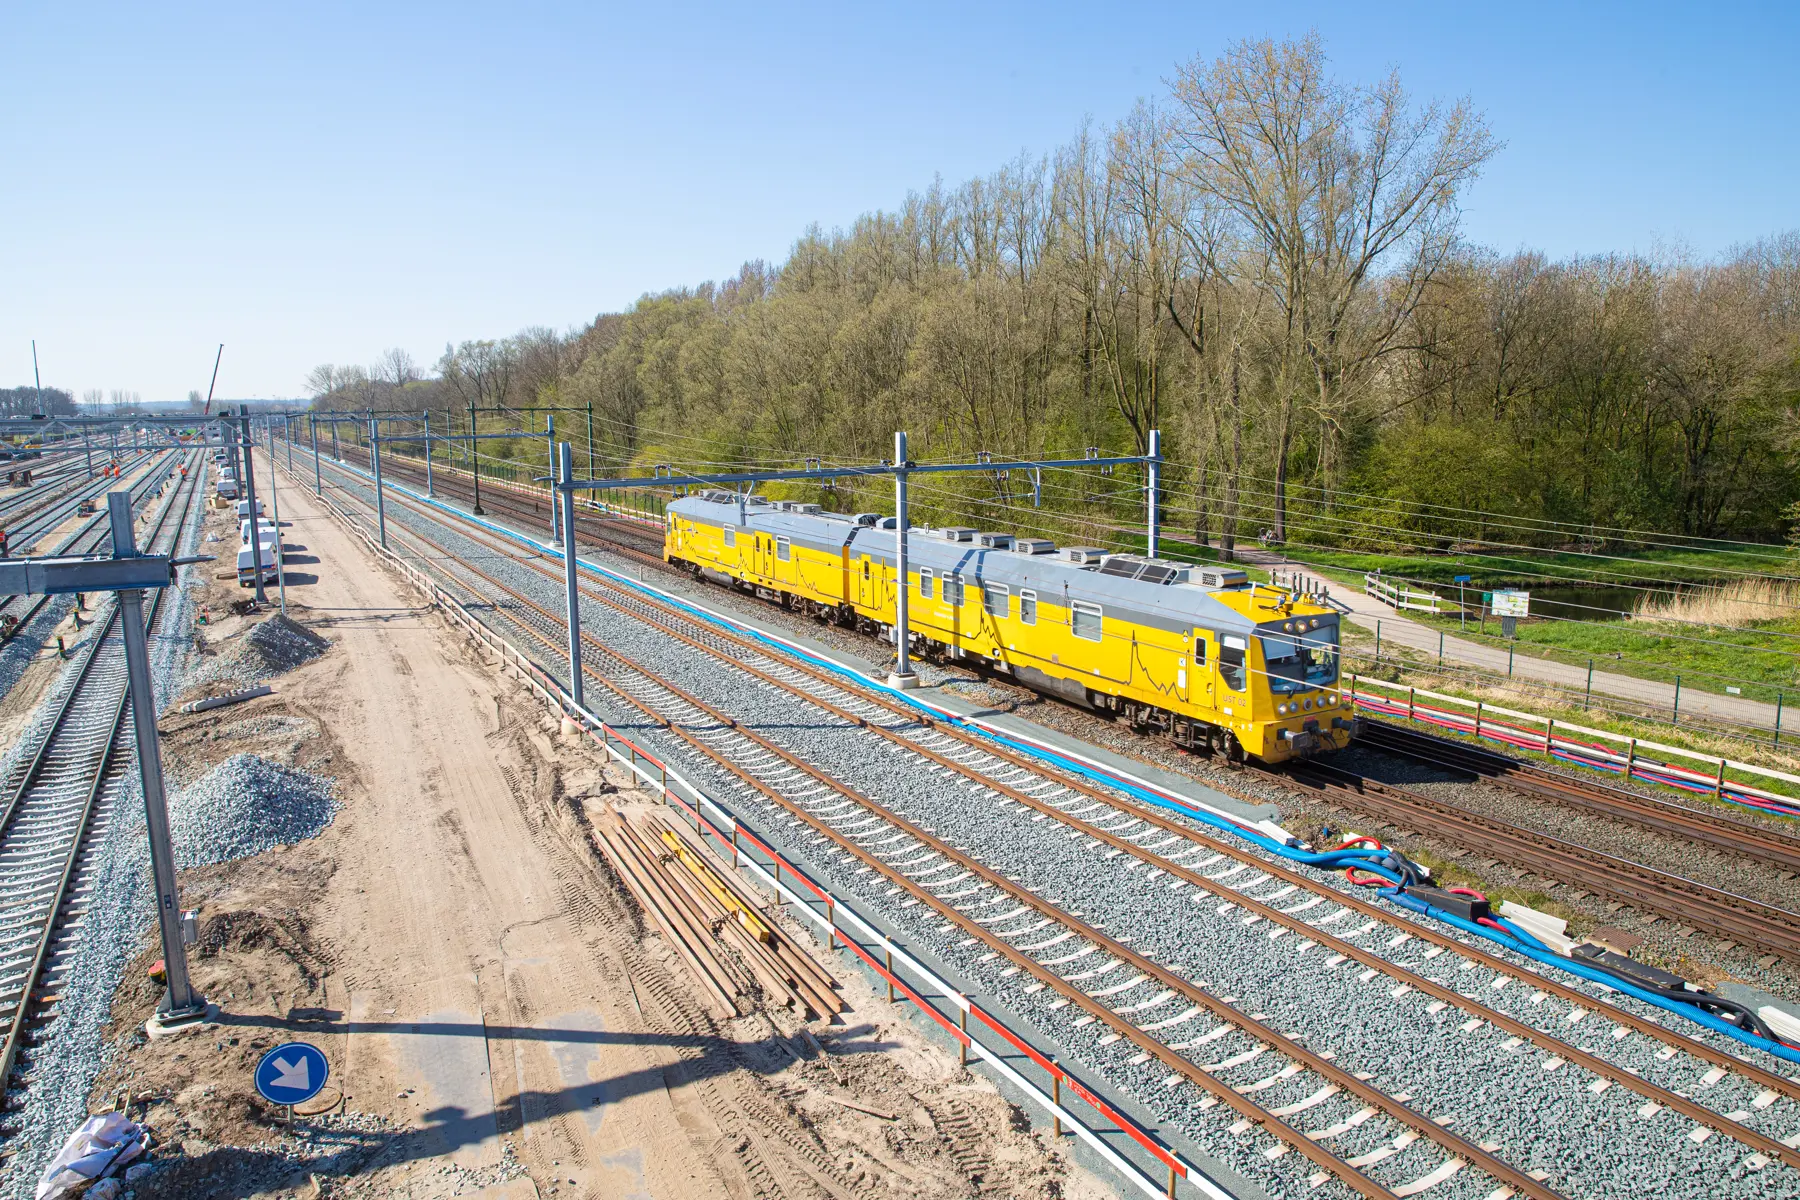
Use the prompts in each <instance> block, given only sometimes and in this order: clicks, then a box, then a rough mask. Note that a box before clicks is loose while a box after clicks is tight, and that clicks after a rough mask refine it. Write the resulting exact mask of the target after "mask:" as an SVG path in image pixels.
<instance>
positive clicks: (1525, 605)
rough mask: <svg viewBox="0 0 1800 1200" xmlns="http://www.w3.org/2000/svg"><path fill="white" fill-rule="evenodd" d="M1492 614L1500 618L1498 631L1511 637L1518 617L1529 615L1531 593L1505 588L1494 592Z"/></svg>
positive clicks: (1515, 630) (1515, 629)
mask: <svg viewBox="0 0 1800 1200" xmlns="http://www.w3.org/2000/svg"><path fill="white" fill-rule="evenodd" d="M1494 615H1495V616H1496V617H1499V618H1500V632H1501V633H1502V634H1503V635H1505V636H1506V637H1513V636H1514V635H1515V633H1516V632H1517V630H1518V627H1519V618H1520V617H1529V616H1530V615H1531V593H1530V592H1520V591H1514V590H1512V589H1510V588H1509V589H1506V590H1503V591H1498V592H1495V593H1494Z"/></svg>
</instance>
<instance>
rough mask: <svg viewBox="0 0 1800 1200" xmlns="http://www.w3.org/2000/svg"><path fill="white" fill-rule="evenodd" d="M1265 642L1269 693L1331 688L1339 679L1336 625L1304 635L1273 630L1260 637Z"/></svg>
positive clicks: (1264, 654)
mask: <svg viewBox="0 0 1800 1200" xmlns="http://www.w3.org/2000/svg"><path fill="white" fill-rule="evenodd" d="M1257 637H1258V639H1259V640H1260V641H1261V642H1262V651H1263V665H1264V667H1265V668H1266V669H1267V670H1268V672H1269V690H1270V691H1272V692H1298V691H1303V690H1305V689H1306V688H1316V687H1331V686H1332V685H1333V684H1335V683H1336V682H1337V677H1338V630H1337V624H1336V622H1333V623H1332V624H1330V625H1321V626H1319V627H1318V628H1317V629H1309V630H1305V631H1304V632H1302V631H1298V630H1296V631H1295V632H1292V633H1289V632H1286V631H1279V630H1270V631H1269V632H1267V633H1261V634H1258V635H1257Z"/></svg>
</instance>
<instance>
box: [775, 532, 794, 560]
mask: <svg viewBox="0 0 1800 1200" xmlns="http://www.w3.org/2000/svg"><path fill="white" fill-rule="evenodd" d="M793 553H794V550H793V547H792V546H790V545H789V544H788V540H787V538H785V537H778V538H776V539H775V557H776V558H778V559H780V560H781V561H782V562H786V561H787V560H788V559H789V558H790V557H791V556H792V555H793Z"/></svg>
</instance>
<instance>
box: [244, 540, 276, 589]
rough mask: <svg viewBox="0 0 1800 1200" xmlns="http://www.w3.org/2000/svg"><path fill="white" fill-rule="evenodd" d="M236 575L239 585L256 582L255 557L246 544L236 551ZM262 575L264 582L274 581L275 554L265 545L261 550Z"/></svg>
mask: <svg viewBox="0 0 1800 1200" xmlns="http://www.w3.org/2000/svg"><path fill="white" fill-rule="evenodd" d="M237 575H238V586H239V587H252V586H254V585H255V583H256V558H255V556H254V554H253V552H252V551H251V549H250V547H248V546H245V547H244V548H243V549H242V550H239V551H238V559H237ZM262 577H263V582H264V583H274V582H275V581H276V577H275V555H274V554H273V553H271V549H270V547H267V546H265V547H263V550H262Z"/></svg>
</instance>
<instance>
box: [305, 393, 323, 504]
mask: <svg viewBox="0 0 1800 1200" xmlns="http://www.w3.org/2000/svg"><path fill="white" fill-rule="evenodd" d="M306 423H307V424H308V425H310V426H312V452H313V495H315V496H323V495H324V494H325V487H324V483H323V480H321V478H320V476H319V418H318V417H316V416H314V415H313V414H312V413H307V414H306Z"/></svg>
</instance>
